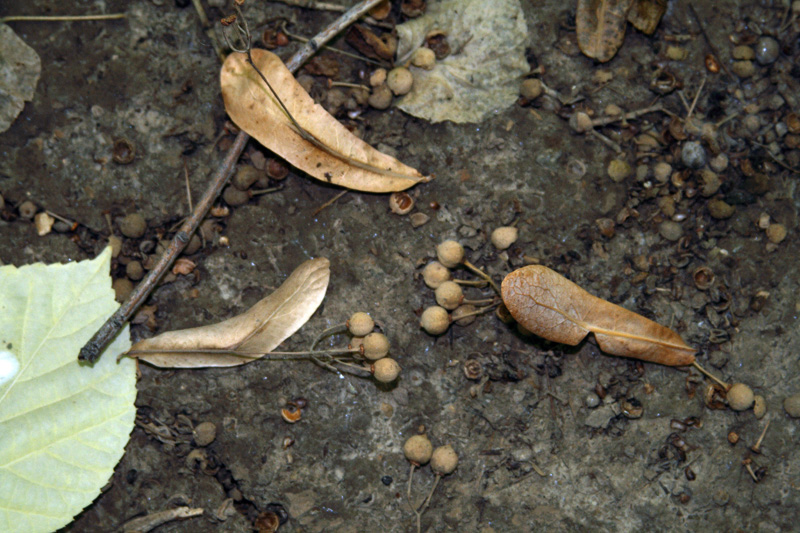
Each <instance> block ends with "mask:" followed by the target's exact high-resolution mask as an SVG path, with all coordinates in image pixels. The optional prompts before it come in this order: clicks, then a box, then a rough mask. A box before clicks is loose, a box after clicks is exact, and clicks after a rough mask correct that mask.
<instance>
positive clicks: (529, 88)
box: [519, 78, 543, 100]
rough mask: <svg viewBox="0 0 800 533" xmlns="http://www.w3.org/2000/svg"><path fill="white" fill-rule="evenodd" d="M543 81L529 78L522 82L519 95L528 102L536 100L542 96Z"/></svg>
mask: <svg viewBox="0 0 800 533" xmlns="http://www.w3.org/2000/svg"><path fill="white" fill-rule="evenodd" d="M542 90H543V89H542V80H540V79H539V78H528V79H527V80H525V81H523V82H522V85H521V86H520V88H519V94H520V96H522V97H523V98H525V99H526V100H536V99H537V98H539V96H541V94H542Z"/></svg>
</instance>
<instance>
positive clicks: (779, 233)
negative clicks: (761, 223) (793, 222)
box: [767, 224, 787, 244]
mask: <svg viewBox="0 0 800 533" xmlns="http://www.w3.org/2000/svg"><path fill="white" fill-rule="evenodd" d="M786 233H787V231H786V226H784V225H783V224H770V225H769V226H768V227H767V239H769V242H771V243H775V244H779V243H780V242H782V241H783V239H785V238H786Z"/></svg>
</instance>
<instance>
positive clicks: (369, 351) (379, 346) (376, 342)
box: [364, 332, 389, 361]
mask: <svg viewBox="0 0 800 533" xmlns="http://www.w3.org/2000/svg"><path fill="white" fill-rule="evenodd" d="M388 353H389V339H388V338H386V335H384V334H383V333H378V332H374V333H370V334H369V335H367V336H366V337H364V357H366V358H367V359H369V360H370V361H376V360H378V359H380V358H381V357H386V354H388Z"/></svg>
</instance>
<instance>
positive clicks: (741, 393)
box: [726, 383, 755, 411]
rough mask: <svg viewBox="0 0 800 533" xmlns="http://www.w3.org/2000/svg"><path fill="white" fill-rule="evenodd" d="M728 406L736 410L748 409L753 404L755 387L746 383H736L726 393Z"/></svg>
mask: <svg viewBox="0 0 800 533" xmlns="http://www.w3.org/2000/svg"><path fill="white" fill-rule="evenodd" d="M726 398H727V400H728V407H730V408H731V409H733V410H734V411H746V410H748V409H750V408H751V407H752V406H753V402H754V401H755V395H754V394H753V389H751V388H750V387H748V386H747V385H745V384H744V383H734V384H733V385H731V388H730V389H728V393H727V395H726Z"/></svg>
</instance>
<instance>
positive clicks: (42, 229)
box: [33, 211, 56, 237]
mask: <svg viewBox="0 0 800 533" xmlns="http://www.w3.org/2000/svg"><path fill="white" fill-rule="evenodd" d="M55 222H56V219H54V218H53V217H51V216H50V215H49V214H47V212H46V211H42V212H41V213H37V214H36V216H35V217H33V224H34V226H36V234H37V235H39V237H44V236H45V235H47V234H48V233H50V231H52V229H53V224H55Z"/></svg>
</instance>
